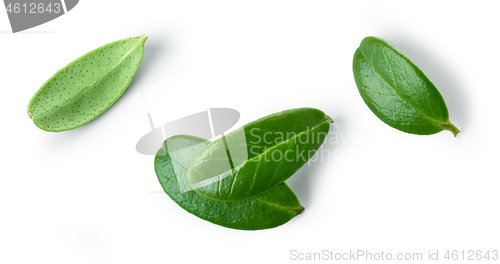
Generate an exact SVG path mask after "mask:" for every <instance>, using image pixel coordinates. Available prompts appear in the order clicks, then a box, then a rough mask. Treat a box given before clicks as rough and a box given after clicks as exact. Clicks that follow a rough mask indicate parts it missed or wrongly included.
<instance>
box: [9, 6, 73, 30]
mask: <svg viewBox="0 0 500 264" xmlns="http://www.w3.org/2000/svg"><path fill="white" fill-rule="evenodd" d="M78 2H79V0H30V1H26V0H4V4H5V11H6V12H7V16H8V17H9V22H10V27H11V28H12V32H13V33H16V32H19V31H23V30H26V29H30V28H33V27H36V26H39V25H41V24H45V23H47V22H49V21H51V20H54V19H56V18H58V17H60V16H62V15H64V14H65V13H67V12H69V11H70V10H72V9H73V8H74V7H75V6H76V5H77V4H78Z"/></svg>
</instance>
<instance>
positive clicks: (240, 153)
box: [187, 108, 333, 201]
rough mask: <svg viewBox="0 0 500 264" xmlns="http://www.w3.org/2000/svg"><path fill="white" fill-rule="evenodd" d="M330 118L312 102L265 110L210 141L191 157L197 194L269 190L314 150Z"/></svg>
mask: <svg viewBox="0 0 500 264" xmlns="http://www.w3.org/2000/svg"><path fill="white" fill-rule="evenodd" d="M331 122H333V120H332V119H331V118H330V117H328V116H326V115H325V113H323V112H322V111H320V110H318V109H314V108H297V109H292V110H287V111H283V112H279V113H275V114H272V115H269V116H266V117H264V118H261V119H259V120H257V121H254V122H251V123H249V124H247V125H245V126H243V127H241V128H239V129H237V130H235V131H233V132H231V133H230V134H228V135H227V136H225V137H222V138H221V139H218V140H216V141H214V142H213V143H211V144H210V145H209V146H208V147H207V148H206V149H205V150H204V151H203V152H202V153H201V154H200V155H199V156H198V157H196V159H195V160H194V161H193V162H192V163H191V166H190V167H189V169H188V173H187V179H188V181H189V183H190V184H191V185H192V186H193V187H194V188H195V191H196V192H197V193H198V194H199V195H201V196H203V197H205V198H207V199H211V200H217V201H241V200H245V199H248V198H250V197H254V196H256V195H259V194H262V193H265V192H268V191H269V190H271V189H273V188H275V187H276V186H278V185H279V184H281V183H282V182H284V181H285V180H286V179H288V178H289V177H290V176H292V175H293V174H294V173H295V172H296V171H297V170H298V169H300V168H301V167H302V166H303V165H304V164H305V163H306V162H307V161H308V160H309V159H310V158H311V157H312V156H313V155H314V153H315V152H316V151H317V150H318V148H319V147H320V146H321V144H322V143H323V141H324V139H325V138H326V136H327V134H328V131H329V129H330V123H331Z"/></svg>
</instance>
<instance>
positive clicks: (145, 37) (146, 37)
mask: <svg viewBox="0 0 500 264" xmlns="http://www.w3.org/2000/svg"><path fill="white" fill-rule="evenodd" d="M148 38H149V37H148V36H146V35H144V34H142V36H140V37H139V40H138V41H139V43H141V44H144V42H146V40H147V39H148Z"/></svg>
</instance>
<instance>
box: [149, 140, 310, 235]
mask: <svg viewBox="0 0 500 264" xmlns="http://www.w3.org/2000/svg"><path fill="white" fill-rule="evenodd" d="M167 142H168V144H167ZM176 144H188V145H194V147H192V148H191V150H192V151H190V152H189V153H186V152H184V153H185V154H186V156H184V157H182V159H180V160H175V159H172V157H171V155H170V154H169V151H168V147H167V145H169V146H172V145H176ZM209 144H210V141H206V140H204V139H200V138H196V137H192V136H184V135H179V136H174V137H171V138H169V139H167V140H166V141H165V142H164V144H163V147H162V148H161V149H160V150H159V151H158V153H157V155H156V157H155V171H156V175H157V176H158V180H159V181H160V184H161V186H162V187H163V190H165V192H166V193H167V194H168V195H169V196H170V198H172V200H174V202H176V203H177V204H178V205H179V206H180V207H182V208H183V209H185V210H186V211H188V212H189V213H191V214H194V215H196V216H197V217H199V218H201V219H204V220H207V221H209V222H212V223H214V224H217V225H221V226H225V227H229V228H234V229H242V230H258V229H267V228H273V227H277V226H280V225H282V224H284V223H286V222H288V221H290V219H292V218H293V217H295V216H296V215H298V214H300V213H301V212H302V211H303V210H304V207H302V206H301V205H300V203H299V201H298V199H297V197H296V196H295V194H294V193H293V191H292V190H291V189H290V188H289V187H288V186H287V185H286V184H285V183H282V184H280V185H279V186H278V187H276V188H275V189H273V190H271V191H269V192H267V193H265V194H263V195H260V196H257V197H254V198H251V199H248V200H245V201H240V202H218V201H212V200H208V199H205V198H203V197H201V196H199V195H197V194H196V193H195V192H194V191H189V192H184V193H181V192H180V189H179V185H178V183H177V177H185V175H177V177H176V173H175V171H174V168H173V163H178V164H179V165H180V167H181V168H182V167H184V168H187V167H188V166H189V163H190V162H191V161H192V160H193V159H194V158H195V157H196V156H197V155H198V154H199V153H200V152H202V151H203V149H204V148H205V147H206V146H207V145H209ZM177 173H181V174H183V173H184V174H185V173H186V170H185V169H184V170H181V171H179V170H177Z"/></svg>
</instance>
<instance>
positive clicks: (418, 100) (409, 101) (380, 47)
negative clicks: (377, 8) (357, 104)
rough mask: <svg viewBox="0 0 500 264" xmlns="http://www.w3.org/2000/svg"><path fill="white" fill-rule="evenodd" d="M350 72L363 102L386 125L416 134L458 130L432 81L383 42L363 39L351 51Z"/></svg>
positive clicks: (374, 39)
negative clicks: (352, 73) (352, 55)
mask: <svg viewBox="0 0 500 264" xmlns="http://www.w3.org/2000/svg"><path fill="white" fill-rule="evenodd" d="M353 72H354V79H355V81H356V85H357V87H358V90H359V93H360V94H361V97H362V98H363V100H364V101H365V103H366V105H368V107H369V108H370V110H372V112H373V113H374V114H375V115H376V116H377V117H378V118H380V119H381V120H382V121H383V122H385V123H386V124H388V125H389V126H391V127H393V128H396V129H399V130H401V131H404V132H407V133H412V134H418V135H430V134H435V133H438V132H440V131H442V130H449V131H451V132H452V133H453V135H455V136H456V135H457V134H458V133H459V132H460V131H459V130H458V129H457V128H456V127H455V126H454V125H453V124H451V123H450V120H449V117H448V108H447V107H446V104H445V102H444V100H443V97H442V96H441V94H440V93H439V91H438V89H437V88H436V87H435V86H434V84H433V83H432V82H431V81H430V80H429V79H428V78H427V77H426V76H425V74H424V73H423V72H422V71H421V70H420V69H419V68H418V67H417V66H416V65H415V64H414V63H413V62H412V61H410V60H409V59H408V58H407V57H405V56H404V55H403V54H401V53H400V52H399V51H397V50H396V49H395V48H394V47H392V46H391V45H389V44H388V43H387V42H385V41H383V40H381V39H378V38H376V37H367V38H365V39H363V41H362V42H361V44H360V46H359V48H358V49H357V50H356V52H355V54H354V59H353Z"/></svg>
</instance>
